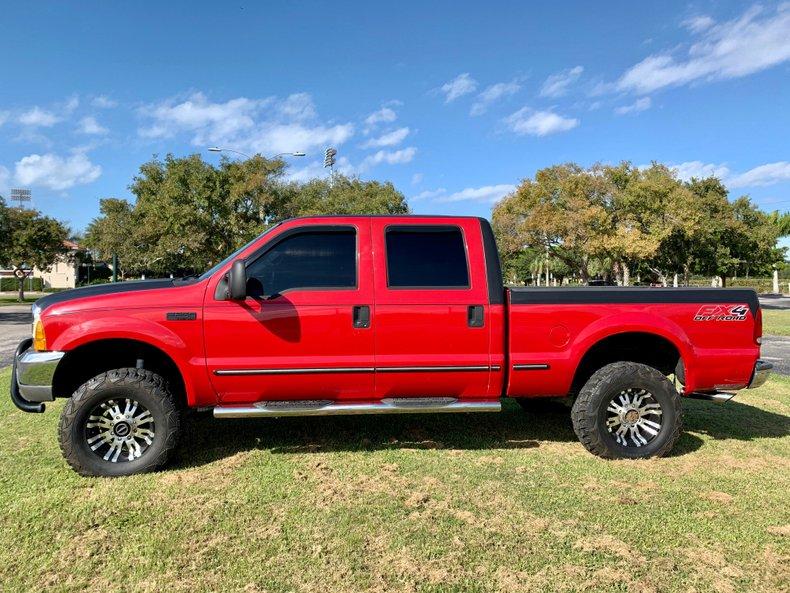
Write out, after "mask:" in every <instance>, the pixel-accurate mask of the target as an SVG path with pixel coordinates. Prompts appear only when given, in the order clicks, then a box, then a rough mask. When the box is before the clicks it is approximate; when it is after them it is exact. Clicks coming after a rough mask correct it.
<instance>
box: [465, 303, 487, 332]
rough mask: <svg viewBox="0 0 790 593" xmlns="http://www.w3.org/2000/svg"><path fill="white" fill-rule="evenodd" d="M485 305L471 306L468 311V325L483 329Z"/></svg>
mask: <svg viewBox="0 0 790 593" xmlns="http://www.w3.org/2000/svg"><path fill="white" fill-rule="evenodd" d="M483 312H484V309H483V305H469V308H468V309H467V310H466V323H467V325H468V326H469V327H483V325H484V320H483Z"/></svg>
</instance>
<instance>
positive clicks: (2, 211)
mask: <svg viewBox="0 0 790 593" xmlns="http://www.w3.org/2000/svg"><path fill="white" fill-rule="evenodd" d="M10 225H11V221H10V219H9V216H8V208H7V207H6V205H5V200H4V199H3V196H0V263H3V262H4V261H6V254H5V251H6V249H7V248H8V246H9V245H10V244H11V226H10Z"/></svg>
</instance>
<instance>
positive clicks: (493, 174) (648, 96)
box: [0, 0, 790, 231]
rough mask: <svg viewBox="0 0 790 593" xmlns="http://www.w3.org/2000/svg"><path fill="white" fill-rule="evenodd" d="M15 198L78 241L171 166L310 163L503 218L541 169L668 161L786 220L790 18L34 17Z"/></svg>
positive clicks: (186, 9)
mask: <svg viewBox="0 0 790 593" xmlns="http://www.w3.org/2000/svg"><path fill="white" fill-rule="evenodd" d="M0 39H2V40H3V51H2V54H0V72H2V83H0V122H1V123H0V194H3V195H5V193H6V192H7V190H8V189H9V188H11V187H29V188H31V189H32V191H33V199H34V205H35V207H37V208H39V209H41V210H43V211H44V212H45V213H47V214H50V215H52V216H56V217H58V218H60V219H63V220H65V221H67V222H68V223H69V224H70V225H71V227H72V228H73V229H74V230H77V231H79V230H82V229H84V227H85V225H86V224H87V223H88V222H89V221H90V220H91V218H93V217H94V216H95V215H96V214H97V209H98V200H99V198H102V197H109V196H114V197H128V198H131V195H130V193H129V191H128V189H127V186H128V185H129V183H130V181H131V179H132V177H133V176H134V174H135V173H136V171H137V168H138V167H139V165H140V164H141V163H142V162H144V161H146V160H148V159H150V158H151V156H152V155H153V154H159V155H164V154H166V153H168V152H172V153H174V154H176V155H186V154H190V153H194V152H201V153H203V154H204V156H205V158H206V159H207V160H209V161H212V162H215V161H217V160H218V157H217V155H214V154H212V153H208V152H206V151H205V149H206V148H207V147H208V146H212V145H221V146H227V147H230V148H235V149H237V150H241V151H244V152H261V153H262V154H264V155H272V154H275V153H278V152H284V151H296V150H303V151H305V152H306V153H307V155H308V156H307V157H305V158H301V159H300V158H293V159H290V162H291V163H292V165H291V167H290V169H289V175H291V176H293V177H294V178H296V179H304V178H307V177H310V176H315V175H325V174H326V173H325V171H324V169H323V168H322V166H321V159H322V153H323V150H324V148H325V147H327V146H330V145H331V146H335V147H336V148H337V149H338V157H339V168H340V170H341V171H344V172H347V173H350V174H358V175H360V176H361V177H362V178H364V179H382V180H391V181H393V182H394V183H395V185H396V186H397V187H398V188H399V189H400V190H401V191H403V193H404V194H405V195H406V196H407V197H408V198H409V202H410V204H411V207H412V208H413V210H414V211H415V212H418V213H446V214H473V215H484V216H488V215H489V214H490V209H491V205H492V203H493V201H495V200H496V199H497V198H499V197H501V196H502V195H504V194H505V193H507V192H509V191H511V190H512V189H513V187H514V186H515V185H516V184H518V182H519V180H521V179H523V178H525V177H530V176H532V175H534V173H535V171H537V170H538V169H540V168H542V167H545V166H548V165H551V164H555V163H560V162H566V161H576V162H578V163H581V164H583V165H590V164H592V163H594V162H597V161H600V162H608V163H616V162H619V161H621V160H630V161H631V162H633V163H635V164H637V165H642V164H647V163H649V162H650V161H651V160H658V161H661V162H664V163H667V164H670V165H673V166H676V167H677V169H678V173H679V175H681V176H682V177H689V176H691V175H695V176H700V175H704V174H706V173H716V174H718V175H720V176H722V177H723V178H724V179H725V181H726V182H727V183H728V185H729V186H730V187H731V191H732V195H734V196H737V195H741V194H749V195H751V196H752V197H753V198H754V199H755V201H756V202H757V203H758V204H760V205H761V206H762V207H764V208H766V209H770V210H773V209H780V210H787V209H790V142H788V138H789V137H790V3H787V2H784V3H781V2H780V3H771V2H766V3H763V4H749V3H745V2H724V1H716V2H708V1H703V2H681V3H672V2H660V3H658V2H656V3H642V2H633V1H629V2H607V3H589V2H551V3H542V4H540V5H539V4H537V3H525V2H497V3H480V2H469V3H465V2H457V1H456V2H431V3H424V2H413V3H412V2H400V3H397V4H392V3H387V4H384V3H375V2H358V3H352V2H331V3H330V2H327V3H323V2H300V3H274V2H269V3H260V2H255V3H253V2H247V1H246V0H240V1H237V2H234V3H227V2H169V3H161V2H128V3H114V2H113V3H111V2H95V3H94V2H82V3H79V2H76V3H63V2H36V3H23V2H14V3H6V4H5V5H4V7H3V18H2V20H0Z"/></svg>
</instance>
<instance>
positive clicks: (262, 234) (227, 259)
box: [198, 222, 282, 280]
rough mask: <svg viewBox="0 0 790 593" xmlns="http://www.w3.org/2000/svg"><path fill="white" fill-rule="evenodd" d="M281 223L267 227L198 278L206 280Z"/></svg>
mask: <svg viewBox="0 0 790 593" xmlns="http://www.w3.org/2000/svg"><path fill="white" fill-rule="evenodd" d="M281 224H282V223H280V222H278V223H277V224H275V225H274V226H273V227H269V228H268V229H266V230H265V231H263V233H261V234H260V235H258V236H257V237H255V238H254V239H253V240H252V241H250V242H249V243H247V244H246V245H242V246H241V247H239V248H238V249H237V250H236V251H234V252H233V253H231V254H230V255H229V256H228V257H226V258H225V259H223V260H222V261H221V262H219V263H218V264H217V265H215V266H213V267H211V268H209V269H208V270H206V271H205V272H203V273H202V274H201V275H200V277H199V278H198V280H205V279H206V278H209V277H210V276H212V275H213V274H214V272H216V271H217V270H219V269H220V268H221V267H222V266H224V265H225V264H226V263H228V262H229V261H231V260H233V259H235V258H236V257H238V255H239V254H240V253H241V252H242V251H244V250H245V249H247V247H249V246H250V245H252V244H253V243H255V241H257V240H258V239H260V238H261V237H265V236H266V235H268V234H269V233H270V232H271V231H273V230H274V229H276V228H277V227H278V226H280V225H281Z"/></svg>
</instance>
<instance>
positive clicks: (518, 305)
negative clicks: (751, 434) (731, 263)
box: [506, 287, 761, 397]
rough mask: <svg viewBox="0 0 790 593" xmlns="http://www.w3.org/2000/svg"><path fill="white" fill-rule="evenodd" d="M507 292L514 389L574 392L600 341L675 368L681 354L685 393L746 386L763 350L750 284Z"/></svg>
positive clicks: (523, 393)
mask: <svg viewBox="0 0 790 593" xmlns="http://www.w3.org/2000/svg"><path fill="white" fill-rule="evenodd" d="M506 297H507V299H506V302H507V326H508V328H509V332H508V337H507V352H508V353H509V356H510V365H509V367H510V369H511V372H510V376H509V377H508V380H507V381H508V382H507V387H506V393H507V395H509V396H512V397H530V396H532V397H534V396H536V395H545V396H552V395H554V396H562V395H565V394H567V393H568V392H569V391H572V389H573V388H574V382H575V379H577V378H578V372H582V373H583V372H584V367H585V364H586V363H590V361H591V358H594V357H595V356H596V348H600V349H601V350H602V351H603V350H604V349H607V350H608V351H609V354H610V355H611V352H612V351H618V353H619V354H620V357H621V359H623V360H627V359H628V358H629V356H631V355H633V356H634V357H636V356H635V355H636V354H637V353H639V354H642V355H644V353H645V352H648V353H651V354H654V355H655V357H656V359H657V360H656V364H658V365H662V366H665V367H667V368H666V370H667V371H669V372H673V371H674V370H675V369H674V368H673V366H674V365H673V366H668V365H670V361H671V360H672V359H673V358H674V360H675V361H677V359H678V358H679V359H681V360H682V366H681V367H679V369H678V372H677V374H678V375H680V378H681V379H683V380H684V381H685V387H684V389H683V391H684V393H691V392H693V391H699V390H716V389H727V388H730V389H736V388H742V387H743V386H744V385H746V384H747V383H748V382H749V380H750V377H751V374H752V372H753V369H754V364H755V362H756V360H757V358H758V357H759V344H758V343H757V340H756V336H759V335H760V330H761V315H760V312H759V311H760V309H759V301H758V299H757V294H756V293H755V291H753V290H749V289H720V288H646V287H645V288H642V287H638V288H636V287H633V288H631V287H629V288H624V287H579V288H511V289H507V291H506ZM733 311H734V312H735V313H734V314H733V313H732V312H733ZM577 382H578V381H577Z"/></svg>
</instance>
